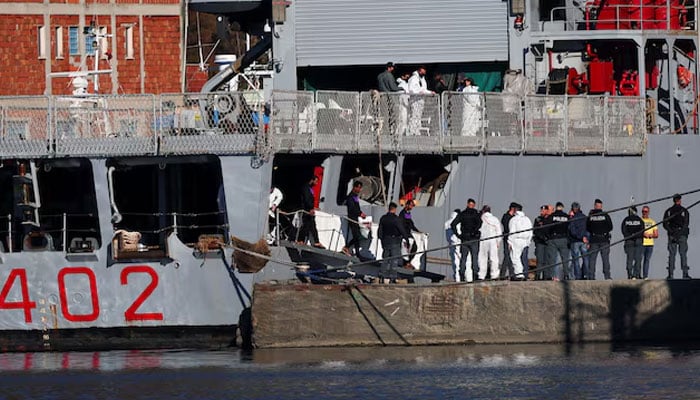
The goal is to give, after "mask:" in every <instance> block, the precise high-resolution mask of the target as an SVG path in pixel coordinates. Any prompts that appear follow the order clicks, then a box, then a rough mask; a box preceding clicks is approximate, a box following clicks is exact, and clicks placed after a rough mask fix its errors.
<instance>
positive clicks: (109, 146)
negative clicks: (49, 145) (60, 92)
mask: <svg viewBox="0 0 700 400" xmlns="http://www.w3.org/2000/svg"><path fill="white" fill-rule="evenodd" d="M54 115H55V117H54V121H53V122H54V132H55V133H54V137H55V138H56V154H57V155H83V156H102V155H104V156H111V155H148V154H156V109H155V96H153V95H119V96H117V95H115V96H100V97H57V98H55V101H54Z"/></svg>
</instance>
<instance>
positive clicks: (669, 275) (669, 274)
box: [666, 269, 673, 281]
mask: <svg viewBox="0 0 700 400" xmlns="http://www.w3.org/2000/svg"><path fill="white" fill-rule="evenodd" d="M671 279H673V270H672V269H669V270H668V276H667V277H666V280H668V281H670V280H671Z"/></svg>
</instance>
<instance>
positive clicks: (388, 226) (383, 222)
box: [377, 202, 410, 282]
mask: <svg viewBox="0 0 700 400" xmlns="http://www.w3.org/2000/svg"><path fill="white" fill-rule="evenodd" d="M396 207H397V206H396V203H394V202H391V203H389V212H387V213H386V214H384V215H383V216H382V218H380V219H379V228H378V229H377V237H378V238H379V240H380V241H381V242H382V249H383V251H382V259H383V260H382V264H381V265H382V266H381V275H382V277H383V278H384V279H389V280H390V281H392V282H395V281H396V266H397V265H398V263H399V260H400V257H401V241H402V240H408V239H409V237H410V235H409V233H408V232H407V231H406V226H405V225H404V223H403V221H401V220H399V217H398V216H397V215H396Z"/></svg>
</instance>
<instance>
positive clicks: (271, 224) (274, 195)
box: [267, 187, 284, 244]
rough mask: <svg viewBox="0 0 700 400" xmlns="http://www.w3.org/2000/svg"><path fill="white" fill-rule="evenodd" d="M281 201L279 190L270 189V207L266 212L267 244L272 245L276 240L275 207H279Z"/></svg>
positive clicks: (282, 197) (281, 196) (282, 196)
mask: <svg viewBox="0 0 700 400" xmlns="http://www.w3.org/2000/svg"><path fill="white" fill-rule="evenodd" d="M283 199H284V195H283V194H282V191H281V190H279V189H278V188H276V187H271V188H270V205H269V207H268V211H267V221H268V228H269V230H268V232H269V233H268V234H267V243H268V244H272V243H274V241H275V239H277V234H278V232H277V207H279V205H280V203H282V200H283Z"/></svg>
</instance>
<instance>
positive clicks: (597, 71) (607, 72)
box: [588, 60, 613, 94]
mask: <svg viewBox="0 0 700 400" xmlns="http://www.w3.org/2000/svg"><path fill="white" fill-rule="evenodd" d="M588 80H589V93H591V94H598V93H605V92H609V91H610V88H611V87H613V63H612V61H601V60H593V61H591V62H590V64H588Z"/></svg>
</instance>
